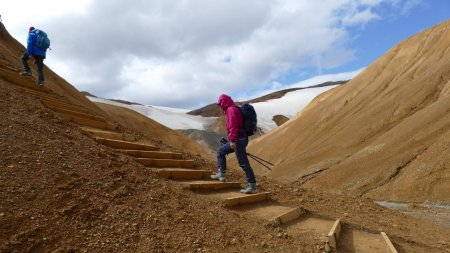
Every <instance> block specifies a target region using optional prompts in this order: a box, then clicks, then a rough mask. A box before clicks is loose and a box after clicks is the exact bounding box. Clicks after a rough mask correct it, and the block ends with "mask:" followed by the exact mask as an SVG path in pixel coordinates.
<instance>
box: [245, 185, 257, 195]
mask: <svg viewBox="0 0 450 253" xmlns="http://www.w3.org/2000/svg"><path fill="white" fill-rule="evenodd" d="M257 192H258V189H257V188H256V184H252V183H250V184H248V185H247V188H244V189H241V193H245V194H252V193H257Z"/></svg>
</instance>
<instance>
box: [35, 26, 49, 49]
mask: <svg viewBox="0 0 450 253" xmlns="http://www.w3.org/2000/svg"><path fill="white" fill-rule="evenodd" d="M34 34H36V43H34V44H35V45H36V46H37V47H39V48H40V49H42V50H47V49H48V48H49V47H50V39H49V38H48V36H47V33H45V32H44V31H42V30H38V29H36V30H35V31H34Z"/></svg>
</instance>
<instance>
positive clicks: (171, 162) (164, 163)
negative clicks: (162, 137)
mask: <svg viewBox="0 0 450 253" xmlns="http://www.w3.org/2000/svg"><path fill="white" fill-rule="evenodd" d="M136 161H138V162H139V163H141V164H143V165H145V166H151V167H157V168H164V167H171V168H192V167H194V160H178V159H153V158H136Z"/></svg>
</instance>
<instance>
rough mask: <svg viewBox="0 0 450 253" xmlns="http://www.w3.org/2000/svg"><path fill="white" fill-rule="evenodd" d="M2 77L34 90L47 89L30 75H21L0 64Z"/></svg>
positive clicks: (0, 75)
mask: <svg viewBox="0 0 450 253" xmlns="http://www.w3.org/2000/svg"><path fill="white" fill-rule="evenodd" d="M0 77H1V78H3V79H5V80H7V81H9V82H11V83H13V84H15V85H18V86H21V87H25V88H28V89H32V90H39V91H45V90H47V89H46V88H44V87H43V86H40V85H37V84H36V81H35V80H33V78H32V77H29V76H26V77H25V76H21V75H19V72H16V71H13V70H11V69H7V68H5V67H4V66H0Z"/></svg>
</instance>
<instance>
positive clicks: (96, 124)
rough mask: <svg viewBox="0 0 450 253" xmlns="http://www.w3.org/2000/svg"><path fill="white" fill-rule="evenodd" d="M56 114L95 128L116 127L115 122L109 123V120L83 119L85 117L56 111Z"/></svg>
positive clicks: (112, 128) (109, 128)
mask: <svg viewBox="0 0 450 253" xmlns="http://www.w3.org/2000/svg"><path fill="white" fill-rule="evenodd" d="M58 115H59V116H60V117H61V118H63V119H65V120H67V121H70V122H73V123H76V124H78V125H81V126H89V127H95V128H100V129H105V130H115V129H116V128H117V125H116V124H114V123H110V122H103V121H98V120H92V119H85V118H80V117H77V116H72V115H67V114H61V113H58Z"/></svg>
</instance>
